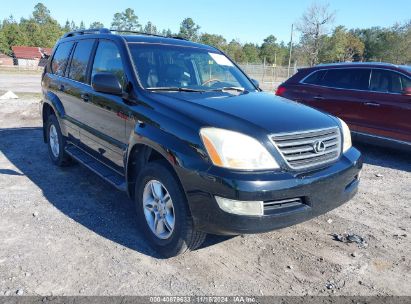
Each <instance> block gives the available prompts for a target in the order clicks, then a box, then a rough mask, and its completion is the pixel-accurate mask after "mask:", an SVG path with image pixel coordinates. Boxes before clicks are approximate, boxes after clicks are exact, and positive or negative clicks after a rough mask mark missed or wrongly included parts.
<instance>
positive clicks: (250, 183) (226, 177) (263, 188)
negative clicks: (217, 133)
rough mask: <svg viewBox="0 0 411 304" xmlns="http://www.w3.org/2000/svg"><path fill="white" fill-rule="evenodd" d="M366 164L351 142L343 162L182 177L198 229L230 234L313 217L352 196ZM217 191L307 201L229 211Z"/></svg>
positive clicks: (263, 198) (236, 195)
mask: <svg viewBox="0 0 411 304" xmlns="http://www.w3.org/2000/svg"><path fill="white" fill-rule="evenodd" d="M361 168H362V158H361V154H360V152H359V151H358V150H356V149H355V148H351V149H350V150H348V151H347V152H346V153H345V154H344V155H342V157H341V158H340V160H339V161H338V162H336V163H334V164H332V165H331V166H329V167H326V168H324V169H321V170H317V171H313V172H308V173H292V172H286V171H281V172H265V173H255V172H248V173H244V172H243V173H238V172H233V171H228V170H226V169H222V168H217V167H212V168H211V169H210V170H209V171H207V172H206V173H193V172H191V173H188V172H186V174H183V175H184V176H185V178H183V179H182V183H183V187H184V189H185V190H186V195H187V199H188V202H189V205H190V210H191V213H192V216H193V218H194V223H195V225H196V228H197V229H199V230H201V231H204V232H207V233H213V234H225V235H236V234H244V233H260V232H266V231H270V230H274V229H279V228H283V227H287V226H290V225H294V224H297V223H300V222H303V221H306V220H309V219H311V218H313V217H316V216H318V215H321V214H323V213H326V212H328V211H330V210H332V209H334V208H336V207H338V206H340V205H342V204H343V203H345V202H347V201H348V200H350V199H351V198H352V197H353V196H354V195H355V194H356V192H357V189H358V184H359V173H360V171H361ZM214 196H220V197H225V198H229V199H233V200H241V201H247V200H248V201H265V202H269V201H277V200H283V199H291V198H301V201H302V202H303V204H301V205H299V206H294V207H293V208H290V207H284V208H277V209H275V210H270V211H267V212H266V213H265V214H264V215H262V216H246V215H235V214H231V213H227V212H224V211H223V210H221V209H220V208H219V206H218V204H217V202H216V200H215V198H214Z"/></svg>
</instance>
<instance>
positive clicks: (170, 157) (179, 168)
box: [126, 123, 210, 188]
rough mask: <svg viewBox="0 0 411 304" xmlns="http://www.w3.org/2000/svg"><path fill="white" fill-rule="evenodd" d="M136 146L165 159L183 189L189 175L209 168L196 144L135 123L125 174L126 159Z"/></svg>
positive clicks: (159, 129)
mask: <svg viewBox="0 0 411 304" xmlns="http://www.w3.org/2000/svg"><path fill="white" fill-rule="evenodd" d="M186 131H187V130H186ZM182 133H184V132H182ZM136 145H145V146H148V147H150V148H151V149H153V150H155V151H156V152H158V153H160V154H161V155H162V156H163V157H164V158H165V159H167V161H168V162H169V163H170V165H171V166H172V167H173V168H174V171H175V173H176V174H177V176H178V178H179V179H180V182H181V184H182V186H183V188H185V184H186V183H185V181H186V180H187V178H189V175H190V174H197V173H198V172H204V171H207V170H208V169H209V167H210V164H209V162H208V161H207V156H206V155H204V154H203V153H204V152H203V149H202V148H201V147H200V146H199V144H198V143H194V142H190V141H189V140H187V139H183V138H179V137H177V136H175V135H173V134H171V133H168V132H166V131H165V130H164V129H161V128H157V127H155V126H154V125H150V124H143V123H141V124H139V123H137V124H136V126H135V127H134V130H133V132H132V134H131V135H130V139H129V148H128V152H127V162H126V165H127V172H128V170H129V167H128V166H129V161H128V159H129V158H130V153H131V151H133V147H134V146H136Z"/></svg>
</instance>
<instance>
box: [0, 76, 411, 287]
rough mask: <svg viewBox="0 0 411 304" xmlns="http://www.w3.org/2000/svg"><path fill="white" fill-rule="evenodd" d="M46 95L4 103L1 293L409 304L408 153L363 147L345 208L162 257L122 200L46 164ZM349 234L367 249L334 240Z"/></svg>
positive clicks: (78, 174)
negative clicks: (393, 300) (363, 299)
mask: <svg viewBox="0 0 411 304" xmlns="http://www.w3.org/2000/svg"><path fill="white" fill-rule="evenodd" d="M13 77H16V76H15V75H13ZM6 78H7V76H4V75H3V76H0V90H2V91H4V90H6V88H5V87H2V85H3V83H4V82H7V81H4V80H3V82H2V81H1V79H6ZM18 79H20V80H18ZM18 79H14V80H13V82H14V83H17V84H18V83H19V81H23V82H24V81H25V79H26V78H24V77H21V78H18ZM9 86H10V85H9ZM38 91H39V88H35V90H32V92H34V93H36V92H38ZM18 95H19V94H18ZM20 95H21V94H20ZM39 98H40V96H39V95H38V94H28V93H24V94H23V95H21V98H20V99H17V100H0V295H2V294H4V295H14V294H21V295H199V294H201V295H238V294H241V295H328V294H333V295H411V289H410V282H411V263H410V255H409V254H410V252H411V244H410V233H411V209H410V202H411V157H410V155H409V154H407V153H404V152H398V151H394V150H387V149H382V148H376V147H372V146H367V145H358V144H356V145H357V146H358V148H359V149H360V150H361V151H362V152H363V154H364V157H365V166H364V170H363V172H362V180H361V184H360V189H359V193H358V194H357V196H356V197H355V198H354V199H353V200H351V201H350V202H348V203H347V204H345V205H343V206H341V207H340V208H338V209H336V210H334V211H332V212H330V213H328V214H325V215H323V216H320V217H318V218H316V219H314V220H311V221H308V222H305V223H302V224H299V225H296V226H293V227H289V228H285V229H282V230H278V231H274V232H270V233H265V234H258V235H246V236H238V237H231V238H228V237H218V236H209V237H208V238H207V241H206V243H205V244H204V246H203V247H202V248H200V249H199V250H197V251H195V252H191V253H188V254H186V255H183V256H179V257H176V258H172V259H159V258H158V257H156V255H155V253H154V252H153V251H151V250H150V248H148V246H147V245H146V243H145V241H144V238H143V237H142V235H141V234H140V232H139V231H138V229H137V225H136V218H135V215H134V213H133V208H132V207H131V204H130V201H129V200H128V198H127V197H126V195H125V194H123V193H121V192H119V191H117V190H115V189H114V188H112V187H111V186H110V185H108V184H106V183H105V182H104V181H102V180H101V179H100V178H99V177H97V176H95V175H94V174H93V173H91V172H89V171H88V170H87V169H85V168H84V167H82V166H80V165H78V164H75V165H73V166H71V167H67V168H64V169H61V168H57V167H55V166H53V165H52V164H51V162H50V161H49V159H48V155H47V147H46V145H45V144H44V143H43V142H42V131H41V128H40V127H41V121H40V118H39V111H38V101H39ZM345 232H347V233H355V234H358V235H360V236H361V237H363V238H364V239H365V241H366V242H367V244H368V246H366V247H365V248H359V247H358V246H357V244H355V243H350V244H346V243H342V242H338V241H335V240H333V237H332V235H331V234H333V233H338V234H342V233H345Z"/></svg>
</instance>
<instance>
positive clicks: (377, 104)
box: [364, 102, 380, 107]
mask: <svg viewBox="0 0 411 304" xmlns="http://www.w3.org/2000/svg"><path fill="white" fill-rule="evenodd" d="M364 105H366V106H369V107H379V106H380V104H379V103H376V102H365V103H364Z"/></svg>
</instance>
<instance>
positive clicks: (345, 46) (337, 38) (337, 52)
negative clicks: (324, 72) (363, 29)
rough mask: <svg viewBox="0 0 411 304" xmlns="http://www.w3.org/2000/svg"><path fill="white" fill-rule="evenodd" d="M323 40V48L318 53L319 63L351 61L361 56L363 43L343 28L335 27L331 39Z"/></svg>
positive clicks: (325, 38)
mask: <svg viewBox="0 0 411 304" xmlns="http://www.w3.org/2000/svg"><path fill="white" fill-rule="evenodd" d="M323 39H324V40H323V48H322V50H321V51H320V53H319V60H320V61H321V62H334V61H338V62H345V61H353V60H354V59H357V60H359V59H361V58H362V56H363V53H364V43H363V42H362V41H361V40H360V39H359V38H358V37H356V36H355V35H353V34H352V33H351V32H348V31H347V29H346V28H345V27H344V26H337V27H336V28H335V29H334V31H333V34H332V35H331V37H324V38H323Z"/></svg>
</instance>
